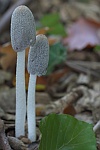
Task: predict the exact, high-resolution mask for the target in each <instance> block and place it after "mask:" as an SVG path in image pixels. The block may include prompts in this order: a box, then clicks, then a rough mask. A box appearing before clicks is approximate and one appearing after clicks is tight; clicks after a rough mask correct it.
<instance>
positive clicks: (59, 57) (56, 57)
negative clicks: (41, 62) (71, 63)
mask: <svg viewBox="0 0 100 150" xmlns="http://www.w3.org/2000/svg"><path fill="white" fill-rule="evenodd" d="M65 60H66V48H65V47H64V46H63V45H62V44H61V43H56V44H54V45H52V46H50V51H49V64H48V68H47V74H50V73H51V72H52V71H53V70H54V68H55V66H56V65H58V64H61V63H63V62H64V61H65Z"/></svg>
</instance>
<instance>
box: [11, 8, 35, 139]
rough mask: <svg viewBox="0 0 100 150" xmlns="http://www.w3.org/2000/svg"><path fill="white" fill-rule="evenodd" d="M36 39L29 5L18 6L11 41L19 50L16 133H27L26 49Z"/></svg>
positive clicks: (17, 50)
mask: <svg viewBox="0 0 100 150" xmlns="http://www.w3.org/2000/svg"><path fill="white" fill-rule="evenodd" d="M35 41H36V29H35V21H34V17H33V14H32V12H31V11H30V10H29V8H28V7H26V6H24V5H21V6H18V7H17V8H16V9H15V10H14V12H13V14H12V18H11V43H12V47H13V49H14V50H15V51H16V52H17V68H16V120H15V135H16V137H19V136H20V135H24V134H25V130H24V126H25V118H26V92H25V49H26V48H27V47H28V46H33V45H34V43H35Z"/></svg>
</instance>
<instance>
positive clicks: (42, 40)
mask: <svg viewBox="0 0 100 150" xmlns="http://www.w3.org/2000/svg"><path fill="white" fill-rule="evenodd" d="M48 61H49V44H48V40H47V38H46V36H45V35H37V36H36V43H35V44H34V46H33V47H30V50H29V55H28V72H29V73H30V79H29V86H28V98H27V120H28V138H29V139H30V140H31V141H35V140H36V120H35V85H36V77H37V76H42V75H45V73H46V69H47V66H48Z"/></svg>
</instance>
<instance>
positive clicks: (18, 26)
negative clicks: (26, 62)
mask: <svg viewBox="0 0 100 150" xmlns="http://www.w3.org/2000/svg"><path fill="white" fill-rule="evenodd" d="M35 41H36V27H35V21H34V16H33V14H32V12H31V11H30V9H29V8H28V7H26V6H24V5H21V6H18V7H17V8H16V9H15V10H14V12H13V14H12V18H11V43H12V47H13V49H14V50H15V51H16V52H20V51H23V50H25V49H26V48H27V47H28V46H33V45H34V43H35Z"/></svg>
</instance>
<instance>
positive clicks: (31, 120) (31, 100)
mask: <svg viewBox="0 0 100 150" xmlns="http://www.w3.org/2000/svg"><path fill="white" fill-rule="evenodd" d="M36 78H37V76H36V75H32V74H30V79H29V85H28V97H27V122H28V138H29V139H30V140H31V141H32V142H34V141H36V117H35V86H36Z"/></svg>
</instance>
